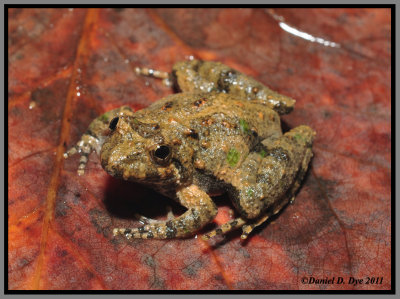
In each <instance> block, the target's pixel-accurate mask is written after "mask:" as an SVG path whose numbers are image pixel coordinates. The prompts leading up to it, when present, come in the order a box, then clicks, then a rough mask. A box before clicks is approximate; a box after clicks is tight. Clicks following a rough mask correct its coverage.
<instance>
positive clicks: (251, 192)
mask: <svg viewBox="0 0 400 299" xmlns="http://www.w3.org/2000/svg"><path fill="white" fill-rule="evenodd" d="M246 194H247V196H248V197H252V196H253V194H254V190H253V188H251V187H249V188H247V190H246Z"/></svg>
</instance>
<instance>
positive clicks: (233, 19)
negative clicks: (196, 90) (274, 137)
mask: <svg viewBox="0 0 400 299" xmlns="http://www.w3.org/2000/svg"><path fill="white" fill-rule="evenodd" d="M8 17H9V20H8V25H9V27H8V33H9V40H8V54H9V86H8V91H9V98H8V125H9V127H8V133H9V143H8V153H9V155H8V164H9V167H8V170H9V172H8V177H9V185H8V192H9V201H8V204H9V205H8V275H9V281H8V288H9V289H12V290H22V289H52V290H61V289H74V290H79V289H101V290H117V289H212V290H216V289H222V290H225V289H233V290H236V289H257V290H260V289H262V290H265V289H266V290H268V289H272V290H276V289H294V290H296V289H302V290H314V289H315V290H319V289H323V290H324V289H327V290H333V289H338V290H365V289H377V290H388V289H391V284H392V282H391V218H390V215H391V206H390V197H391V191H390V185H391V151H390V146H391V124H390V116H391V104H390V91H391V85H390V79H391V73H390V59H391V52H390V47H391V38H390V35H391V27H390V21H391V20H390V10H387V9H313V10H310V9H301V10H299V9H279V10H268V9H240V10H239V9H147V10H146V9H91V10H86V9H10V10H9V11H8ZM296 30H297V31H296ZM290 31H291V32H292V33H290ZM293 33H296V34H297V35H295V34H293ZM302 33H303V35H302V36H303V37H304V38H303V37H301V36H298V35H299V34H300V35H301V34H302ZM304 34H308V35H304ZM307 39H308V40H307ZM190 55H194V56H196V57H198V58H201V59H212V60H218V61H221V62H224V63H226V64H229V65H230V66H232V67H234V68H237V69H238V70H240V71H243V72H245V73H247V74H250V75H252V76H254V77H256V78H257V79H258V80H260V81H261V82H263V83H265V84H267V85H269V86H270V87H271V88H272V89H275V90H277V91H279V92H282V93H283V94H287V95H289V96H292V97H293V98H295V99H297V103H296V109H295V110H294V111H293V113H291V114H290V115H287V116H284V117H283V121H284V126H285V127H294V126H297V125H300V124H307V125H309V126H311V127H313V128H314V129H315V130H316V131H317V138H316V140H315V144H314V153H315V156H314V159H313V161H312V166H311V169H310V171H309V173H308V175H307V176H306V179H305V182H304V184H303V185H302V188H301V190H300V192H299V194H298V195H297V198H296V201H295V202H294V204H292V205H290V206H288V207H287V208H286V209H284V210H283V211H282V213H280V215H278V217H275V218H274V219H272V221H271V222H270V223H269V224H267V225H263V226H261V227H260V228H258V229H256V231H255V233H254V234H253V235H252V236H251V238H250V239H249V240H248V241H246V242H244V243H243V242H241V241H240V238H239V235H238V233H232V234H230V235H228V236H227V238H226V239H218V238H217V239H215V240H211V241H210V242H203V241H201V240H200V238H192V239H185V240H169V241H160V240H133V241H126V240H124V239H121V238H114V237H113V236H112V228H113V227H118V226H137V225H138V223H137V221H136V220H134V218H133V217H132V215H133V213H135V212H140V213H142V214H145V215H146V216H149V217H154V218H162V217H164V216H165V214H166V206H167V205H172V206H173V209H174V212H175V214H179V213H182V211H183V209H182V208H181V207H179V206H178V205H177V204H175V203H173V202H172V201H170V200H169V199H166V198H164V197H162V196H160V195H158V194H156V193H155V192H153V191H151V190H147V189H145V188H144V187H141V186H138V185H135V184H131V183H127V182H122V181H117V180H115V179H113V178H111V177H110V176H108V175H107V174H106V173H105V172H104V171H103V170H102V169H101V166H100V164H99V160H98V158H97V157H95V155H94V154H93V155H92V156H91V160H90V162H89V164H88V170H87V172H86V174H85V175H84V176H82V177H78V176H77V174H76V169H77V166H78V158H77V157H74V158H72V159H68V160H66V161H64V159H63V156H62V154H63V152H64V151H65V149H66V147H70V146H71V145H72V144H73V143H74V142H76V141H77V140H78V138H79V136H80V135H81V134H82V133H83V132H84V131H85V129H86V127H87V125H88V124H89V123H90V121H91V120H92V119H93V118H95V117H96V116H98V115H99V114H100V113H102V112H104V111H106V110H109V109H112V108H115V107H118V106H121V105H122V104H128V105H130V106H132V107H133V108H134V109H140V108H143V107H145V106H148V105H149V104H150V103H152V102H154V101H156V100H157V99H159V98H161V97H163V96H165V95H168V94H170V93H171V90H169V89H168V88H166V87H164V86H162V84H161V82H158V81H156V80H152V79H148V78H143V77H138V76H137V75H135V73H134V68H135V67H136V66H149V67H154V68H157V69H161V70H165V71H169V70H170V69H171V66H172V65H173V64H174V63H175V62H177V61H179V60H183V59H185V58H186V57H188V56H190ZM29 107H31V108H32V109H29ZM216 202H217V203H218V205H219V214H218V216H217V218H216V223H218V224H220V223H222V222H224V221H226V220H227V219H229V218H230V217H231V216H230V213H229V209H230V208H231V206H230V204H229V201H228V200H227V199H226V197H221V198H219V199H216ZM154 207H156V208H154ZM211 227H212V225H210V226H209V227H207V229H210V228H211ZM339 276H340V277H343V278H344V279H345V282H348V279H349V277H354V278H357V279H364V281H363V283H362V284H357V285H349V284H347V283H346V284H322V285H320V284H304V283H303V282H302V278H303V277H307V278H309V277H314V278H317V279H323V278H331V277H335V278H337V277H339ZM367 277H382V283H381V284H366V279H367Z"/></svg>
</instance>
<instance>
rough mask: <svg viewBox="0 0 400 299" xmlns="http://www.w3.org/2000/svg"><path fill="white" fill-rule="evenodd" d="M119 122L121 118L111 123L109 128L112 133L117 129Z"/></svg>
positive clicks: (114, 119)
mask: <svg viewBox="0 0 400 299" xmlns="http://www.w3.org/2000/svg"><path fill="white" fill-rule="evenodd" d="M118 121H119V117H118V116H117V117H114V118H113V119H112V120H111V121H110V125H109V126H108V127H109V128H110V130H111V131H114V130H115V128H116V127H117V124H118Z"/></svg>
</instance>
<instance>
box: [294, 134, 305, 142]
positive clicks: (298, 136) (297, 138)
mask: <svg viewBox="0 0 400 299" xmlns="http://www.w3.org/2000/svg"><path fill="white" fill-rule="evenodd" d="M294 139H296V141H297V142H299V141H303V140H304V138H303V136H301V135H300V134H296V135H294Z"/></svg>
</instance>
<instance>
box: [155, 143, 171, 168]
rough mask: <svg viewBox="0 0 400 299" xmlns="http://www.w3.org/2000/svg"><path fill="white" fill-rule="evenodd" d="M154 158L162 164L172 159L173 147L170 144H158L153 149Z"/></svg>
mask: <svg viewBox="0 0 400 299" xmlns="http://www.w3.org/2000/svg"><path fill="white" fill-rule="evenodd" d="M152 157H153V160H154V161H155V162H156V163H157V164H160V165H165V164H167V163H168V162H169V160H170V159H171V148H170V147H169V146H168V145H158V146H157V147H156V148H155V149H153V150H152Z"/></svg>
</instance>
